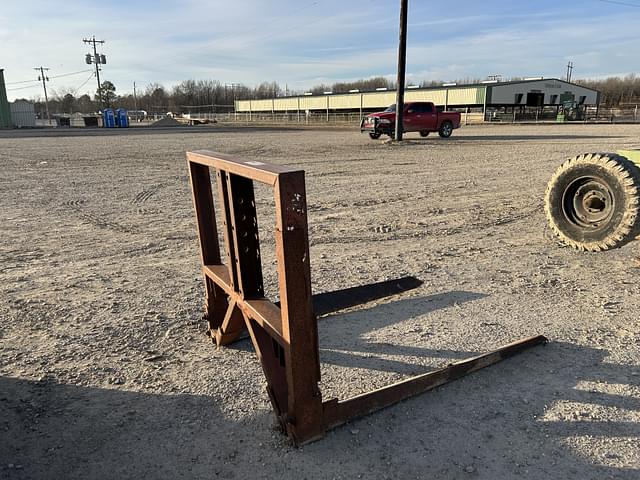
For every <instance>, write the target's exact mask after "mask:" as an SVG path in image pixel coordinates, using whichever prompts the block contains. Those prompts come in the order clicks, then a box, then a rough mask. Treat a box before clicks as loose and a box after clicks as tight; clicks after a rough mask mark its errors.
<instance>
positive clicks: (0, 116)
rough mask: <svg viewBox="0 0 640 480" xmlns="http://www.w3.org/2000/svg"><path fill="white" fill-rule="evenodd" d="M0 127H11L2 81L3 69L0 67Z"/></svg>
mask: <svg viewBox="0 0 640 480" xmlns="http://www.w3.org/2000/svg"><path fill="white" fill-rule="evenodd" d="M0 128H11V111H10V110H9V101H8V100H7V90H6V88H5V83H4V70H3V69H1V68H0Z"/></svg>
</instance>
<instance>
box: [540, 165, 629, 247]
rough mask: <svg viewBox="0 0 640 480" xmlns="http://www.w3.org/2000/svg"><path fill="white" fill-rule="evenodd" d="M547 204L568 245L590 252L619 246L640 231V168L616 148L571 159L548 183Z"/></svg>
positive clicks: (549, 215) (551, 219)
mask: <svg viewBox="0 0 640 480" xmlns="http://www.w3.org/2000/svg"><path fill="white" fill-rule="evenodd" d="M544 209H545V213H546V215H547V220H548V221H549V225H550V226H551V229H552V230H553V232H554V233H555V234H556V235H557V236H558V238H559V239H560V240H561V241H562V242H563V243H565V244H566V245H569V246H571V247H573V248H575V249H577V250H581V251H585V250H586V251H590V252H600V251H603V250H609V249H611V248H618V247H621V246H622V245H624V244H626V243H628V242H630V241H632V240H633V239H635V238H636V236H638V234H639V233H640V169H639V168H638V167H637V166H636V165H635V164H634V163H632V162H630V161H629V160H627V159H626V158H625V157H622V156H620V155H616V154H613V153H589V154H585V155H579V156H577V157H574V158H571V159H569V160H567V161H566V162H564V163H563V164H562V165H561V166H560V168H558V170H557V171H556V172H555V174H554V175H553V177H552V178H551V181H550V182H549V184H548V185H547V192H546V194H545V202H544Z"/></svg>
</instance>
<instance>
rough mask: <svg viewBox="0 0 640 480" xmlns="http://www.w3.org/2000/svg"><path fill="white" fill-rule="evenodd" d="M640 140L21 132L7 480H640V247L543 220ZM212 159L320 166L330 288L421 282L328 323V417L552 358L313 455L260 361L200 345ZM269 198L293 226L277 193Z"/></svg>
mask: <svg viewBox="0 0 640 480" xmlns="http://www.w3.org/2000/svg"><path fill="white" fill-rule="evenodd" d="M639 135H640V127H636V126H620V125H617V126H582V125H579V126H565V125H560V126H555V125H551V126H538V127H536V126H505V127H496V126H487V127H467V128H464V129H462V130H459V131H456V132H455V133H454V136H453V137H452V138H451V139H449V140H442V139H440V138H438V137H437V136H436V137H435V138H434V137H429V138H427V139H420V138H419V137H414V135H409V136H408V138H409V139H410V141H409V142H408V143H407V144H406V145H403V146H389V145H385V144H383V143H382V142H381V141H371V140H369V139H368V137H365V136H364V135H360V134H358V133H357V132H355V131H337V130H336V131H330V130H329V131H296V130H282V131H276V130H266V129H262V130H248V129H239V130H232V129H221V128H218V129H202V130H197V129H196V130H182V129H178V130H173V131H166V132H165V131H160V132H153V131H146V130H145V131H137V132H128V133H126V134H122V133H121V134H106V133H105V132H102V133H100V134H97V133H96V134H93V135H87V134H85V133H82V134H77V133H76V134H74V135H73V136H62V135H60V134H59V133H58V134H54V135H45V136H37V135H36V136H34V135H32V134H27V135H24V134H20V135H18V134H6V133H5V134H2V136H1V137H0V166H1V172H0V220H1V222H2V223H1V225H2V229H1V231H2V233H1V239H2V241H1V242H0V319H1V323H0V478H7V479H45V478H46V479H98V478H132V479H140V478H153V479H160V478H166V479H176V478H198V479H200V478H202V479H211V478H237V479H244V478H269V479H273V478H292V479H304V478H307V479H315V478H321V479H325V478H326V479H334V478H335V479H339V478H341V479H352V478H367V479H385V478H393V479H409V478H414V479H415V478H420V479H427V478H429V479H430V478H438V479H466V478H469V479H476V478H481V479H492V480H494V479H510V478H530V479H550V478H557V479H580V480H583V479H605V478H625V479H638V478H640V449H639V448H638V441H639V440H640V360H639V358H640V356H639V355H640V321H639V319H638V312H640V296H639V295H638V293H639V292H640V283H639V282H638V275H639V273H640V269H639V266H640V262H639V260H638V257H640V242H636V243H633V244H631V245H628V246H626V247H624V248H623V249H620V250H616V251H612V252H609V253H601V254H584V253H582V254H580V253H576V252H573V251H571V250H569V249H567V248H562V247H560V246H559V245H557V244H556V242H555V240H554V239H553V238H552V236H551V234H550V232H549V230H548V229H547V228H546V227H545V219H544V215H543V212H542V198H543V193H544V188H545V184H546V181H547V179H548V178H549V176H550V175H551V173H552V172H553V170H554V169H555V168H556V167H557V165H558V164H559V163H560V162H561V161H562V160H563V159H565V158H567V157H569V156H573V155H576V154H578V153H583V152H586V151H610V150H615V149H619V148H631V147H634V146H640V144H639V141H638V137H639ZM201 148H208V149H211V150H218V151H221V152H227V153H234V154H237V155H241V156H243V157H245V158H247V159H254V160H262V161H264V160H267V161H271V162H275V163H286V164H289V165H293V166H297V167H301V168H304V169H305V170H306V172H307V192H308V203H309V222H310V237H311V260H312V263H311V266H312V278H313V284H314V290H315V291H317V292H321V291H329V290H335V289H338V288H343V287H348V286H354V285H359V284H362V283H367V282H373V281H378V280H384V279H387V278H393V277H397V276H400V275H405V274H410V275H415V276H417V277H419V278H420V279H422V280H423V281H424V285H423V286H422V287H420V288H419V289H416V290H413V291H411V292H408V293H405V294H403V295H401V296H398V297H394V298H390V299H388V300H385V301H379V302H375V303H371V304H368V305H365V306H363V307H362V308H356V309H352V310H351V311H348V312H341V313H339V314H334V315H331V316H329V317H328V318H326V319H324V320H322V321H321V322H320V324H319V329H320V348H321V351H320V354H321V359H322V375H323V381H322V389H323V397H324V398H325V399H329V398H332V397H334V396H338V397H340V398H345V397H347V396H350V395H354V394H357V393H360V392H363V391H366V390H369V389H371V388H374V387H377V386H382V385H384V384H386V383H388V382H390V381H394V380H397V379H400V378H405V377H406V376H408V375H411V374H417V373H421V372H425V371H428V370H429V369H432V368H434V367H437V366H442V365H446V364H447V363H448V362H450V361H453V360H456V359H460V358H465V357H467V356H471V355H472V354H474V353H480V352H484V351H487V350H490V349H493V348H495V347H498V346H500V345H502V344H505V343H509V342H511V341H514V340H517V339H519V338H522V337H525V336H529V335H534V334H538V333H541V334H544V335H546V336H548V337H549V339H550V340H551V342H550V343H549V344H548V345H547V346H545V347H536V348H535V349H532V350H530V351H528V352H526V353H523V354H521V355H519V356H517V357H514V358H512V359H509V360H506V361H504V362H502V363H500V364H498V365H495V366H493V367H490V368H488V369H485V370H483V371H481V372H478V373H475V374H473V375H471V376H468V377H466V378H464V379H462V380H460V381H457V382H454V383H452V384H449V385H446V386H444V387H441V388H439V389H437V390H435V391H432V392H429V393H425V394H423V395H421V396H419V397H416V398H414V399H411V400H408V401H405V402H402V403H400V404H398V405H396V406H394V407H391V408H389V409H386V410H384V411H382V412H378V413H376V414H373V415H371V416H368V417H365V418H363V419H360V420H356V421H353V422H352V423H350V424H348V425H346V426H344V427H341V428H338V429H336V430H334V431H331V432H330V433H328V434H327V436H326V438H325V439H323V440H321V441H318V442H316V443H313V444H310V445H307V446H305V447H304V448H302V449H296V448H293V447H292V446H291V445H289V444H288V442H287V440H286V438H285V437H282V436H281V435H280V434H279V433H278V432H277V431H276V430H275V429H274V423H275V422H274V417H273V414H272V412H271V408H270V405H269V403H268V399H267V395H266V393H265V390H264V385H265V383H264V379H263V376H262V373H261V369H260V366H259V364H258V362H257V360H256V359H255V356H254V353H253V349H252V346H251V344H250V343H249V342H248V341H246V340H245V341H242V342H240V343H238V344H236V345H234V346H233V347H231V348H226V349H221V350H216V349H215V348H214V346H213V345H212V343H211V341H210V339H208V337H207V336H205V335H204V333H203V330H204V324H203V322H202V320H201V313H202V303H203V288H202V285H201V283H202V279H201V276H200V274H199V257H198V252H197V241H196V235H195V226H194V218H193V210H192V204H191V198H190V190H189V184H188V179H187V176H186V162H185V158H184V152H185V151H186V150H188V149H201ZM257 203H258V207H259V210H260V212H264V214H263V216H261V217H260V221H261V223H262V224H263V225H264V226H265V227H271V226H272V220H271V217H270V216H269V214H268V213H266V212H267V211H268V210H269V207H270V206H272V205H273V203H272V201H271V200H270V199H269V197H268V194H267V192H266V191H262V190H259V191H258V202H257ZM273 248H274V247H273V240H272V238H270V237H269V236H265V237H264V238H263V254H264V258H263V260H264V268H265V279H266V282H267V283H270V284H272V286H273V283H274V281H275V280H274V279H275V277H274V255H273V251H272V250H273ZM268 293H269V295H273V294H274V289H273V287H272V288H270V289H269V290H268Z"/></svg>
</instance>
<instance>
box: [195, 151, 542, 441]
mask: <svg viewBox="0 0 640 480" xmlns="http://www.w3.org/2000/svg"><path fill="white" fill-rule="evenodd" d="M187 163H188V166H189V174H190V179H191V187H192V192H193V202H194V207H195V212H196V219H197V225H198V236H199V241H200V254H201V259H202V265H203V267H202V272H203V274H204V281H205V290H206V301H205V302H206V303H205V308H206V313H205V316H206V318H207V320H208V322H209V330H210V332H211V334H212V337H213V338H214V339H215V341H216V343H217V344H218V346H221V345H225V344H228V343H230V342H233V341H235V340H237V339H238V338H240V337H242V336H243V335H245V334H246V332H248V334H249V336H250V337H251V341H252V343H253V346H254V348H255V350H256V354H257V355H258V358H259V360H260V362H261V364H262V369H263V371H264V374H265V377H266V380H267V391H268V394H269V398H270V400H271V404H272V406H273V409H274V410H275V413H276V416H277V418H278V421H279V423H280V425H281V427H282V429H283V432H284V433H286V434H287V435H288V436H289V437H290V438H291V439H292V440H293V442H294V443H295V444H297V445H300V444H304V443H307V442H310V441H313V440H316V439H318V438H321V437H322V436H324V434H325V431H326V430H327V429H330V428H333V427H335V426H337V425H340V424H343V423H345V422H347V421H349V420H350V419H352V418H354V417H358V416H362V415H365V414H368V413H371V412H373V411H375V410H379V409H381V408H384V407H386V406H389V405H392V404H394V403H396V402H398V401H400V400H403V399H405V398H408V397H410V396H413V395H417V394H419V393H422V392H424V391H427V390H430V389H432V388H435V387H437V386H439V385H442V384H444V383H446V382H449V381H451V380H454V379H456V378H459V377H461V376H463V375H465V374H467V373H470V372H473V371H475V370H478V369H480V368H483V367H485V366H488V365H491V364H493V363H496V362H498V361H500V360H502V359H503V358H506V357H509V356H511V355H513V354H515V353H518V352H520V351H521V350H523V349H525V348H528V347H531V346H534V345H538V344H541V343H544V342H545V341H546V339H545V338H544V337H543V336H536V337H531V338H527V339H524V340H521V341H519V342H515V343H512V344H510V345H507V346H505V347H502V348H500V349H498V350H495V351H493V352H490V353H488V354H485V355H480V356H478V357H474V358H470V359H467V360H463V361H460V362H456V363H454V364H451V365H449V366H447V367H445V368H443V369H440V370H436V371H433V372H429V373H426V374H423V375H418V376H416V377H412V378H409V379H407V380H404V381H401V382H398V383H395V384H393V385H389V386H386V387H383V388H381V389H378V390H374V391H372V392H368V393H365V394H363V395H359V396H357V397H354V398H351V399H347V400H343V401H339V400H337V399H332V400H328V401H325V402H323V401H322V394H321V392H320V388H319V386H318V383H319V381H320V358H319V349H318V329H317V319H316V313H314V310H315V312H317V313H320V312H322V313H327V312H330V311H334V310H336V309H340V308H344V307H345V306H350V305H354V304H358V303H362V302H363V301H369V300H371V299H374V298H380V297H383V296H388V295H389V294H391V293H397V292H399V291H403V290H407V289H410V288H415V287H416V286H418V285H419V284H420V283H421V282H419V281H417V280H416V279H412V278H408V279H407V278H405V279H399V280H397V281H391V282H382V283H379V284H375V285H370V286H366V288H364V289H363V288H361V287H355V288H353V289H348V290H346V291H338V292H333V293H330V294H322V295H318V296H315V297H314V296H312V293H311V269H310V265H309V239H308V233H307V232H308V228H307V205H306V193H305V181H304V171H302V170H296V169H292V168H288V167H284V166H280V165H274V164H268V163H264V162H259V161H245V160H242V159H239V158H235V157H233V156H229V155H225V154H220V153H214V152H209V151H195V152H188V153H187ZM210 169H215V171H216V184H217V190H218V193H219V201H220V205H221V206H222V212H221V213H222V218H223V226H222V228H223V232H224V239H225V246H224V247H225V248H224V261H223V258H222V256H221V253H220V245H219V242H218V231H217V225H216V218H215V213H214V201H213V194H212V182H211V177H210ZM254 181H256V182H260V183H263V184H266V185H269V186H270V187H272V188H273V192H274V198H275V210H276V212H275V218H276V226H275V227H276V228H275V244H276V258H277V264H278V287H279V294H280V302H279V303H274V302H271V301H270V300H268V299H266V298H265V297H264V285H263V277H262V262H261V257H260V242H259V232H258V222H257V215H256V204H255V198H254V190H253V182H254ZM359 288H360V290H358V289H359Z"/></svg>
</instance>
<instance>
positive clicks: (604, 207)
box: [562, 177, 615, 230]
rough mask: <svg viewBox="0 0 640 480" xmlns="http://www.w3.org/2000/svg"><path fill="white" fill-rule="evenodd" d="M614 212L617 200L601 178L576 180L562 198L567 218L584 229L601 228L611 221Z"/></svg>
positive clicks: (563, 210) (563, 211)
mask: <svg viewBox="0 0 640 480" xmlns="http://www.w3.org/2000/svg"><path fill="white" fill-rule="evenodd" d="M614 210H615V199H614V196H613V194H612V192H611V188H610V187H609V184H608V183H607V182H606V181H605V180H603V179H602V178H599V177H580V178H577V179H575V180H574V181H573V182H571V183H570V184H569V186H568V187H567V189H566V190H565V193H564V195H563V198H562V213H563V214H564V216H565V218H566V219H567V220H568V221H570V222H571V223H573V224H574V225H577V226H579V227H582V228H590V229H594V230H596V229H598V228H601V227H602V226H604V225H606V223H607V222H608V221H609V220H610V219H611V217H612V216H613V212H614Z"/></svg>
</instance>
